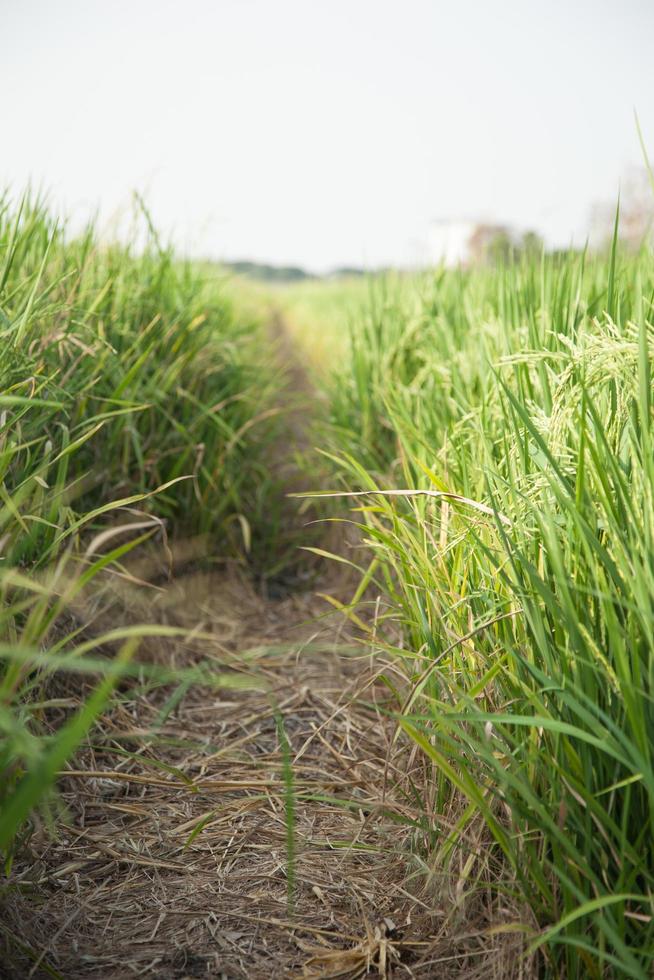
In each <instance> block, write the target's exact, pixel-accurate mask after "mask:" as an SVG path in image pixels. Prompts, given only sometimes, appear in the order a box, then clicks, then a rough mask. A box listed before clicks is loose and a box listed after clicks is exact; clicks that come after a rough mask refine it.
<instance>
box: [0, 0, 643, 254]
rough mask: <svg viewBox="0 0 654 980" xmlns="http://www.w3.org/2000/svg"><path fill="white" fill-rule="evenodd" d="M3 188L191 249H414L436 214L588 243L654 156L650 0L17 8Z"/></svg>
mask: <svg viewBox="0 0 654 980" xmlns="http://www.w3.org/2000/svg"><path fill="white" fill-rule="evenodd" d="M0 45H1V47H0V54H1V57H0V93H1V94H2V98H1V100H0V106H1V112H0V117H1V120H2V125H1V130H0V131H1V136H0V182H2V183H4V184H8V185H9V186H10V188H11V189H12V190H13V191H15V192H16V193H18V192H19V191H20V190H22V188H23V187H24V185H25V183H26V181H27V180H28V178H31V179H32V180H33V181H35V182H36V183H37V184H42V185H43V186H44V187H45V188H47V189H48V190H50V191H51V197H52V200H53V202H54V203H55V204H56V205H57V206H58V207H64V208H66V209H67V210H68V211H69V212H72V213H73V214H81V213H83V212H85V211H86V212H88V211H90V210H95V209H96V208H98V207H99V208H100V213H101V215H102V216H103V218H106V217H108V216H109V215H110V214H112V213H114V212H115V211H116V209H124V208H125V207H126V206H128V205H129V201H130V192H131V191H132V189H135V188H136V189H138V190H140V191H141V192H143V193H144V194H145V196H146V198H147V200H148V202H149V204H150V206H151V210H152V212H153V215H154V218H155V222H156V223H157V224H158V225H159V226H160V227H162V228H163V229H164V231H165V232H166V233H168V234H172V235H173V236H174V238H175V240H176V241H177V242H178V244H179V245H180V246H181V247H183V248H184V249H185V250H186V251H189V252H191V253H193V254H204V255H211V256H213V257H216V258H237V257H238V258H243V257H250V258H256V259H260V260H269V261H274V262H294V263H301V264H304V265H307V266H309V267H312V268H318V269H320V268H325V267H328V266H331V265H336V264H344V263H356V264H360V263H362V262H363V263H367V264H376V263H387V262H388V263H390V262H404V261H407V260H410V259H411V258H413V257H415V256H416V254H417V252H418V250H419V243H420V241H421V240H422V239H423V237H424V235H425V232H426V229H427V227H428V224H429V221H430V219H434V218H442V217H448V216H452V217H461V216H465V217H473V218H477V217H482V218H485V219H487V220H499V221H506V222H511V223H514V224H516V225H518V226H521V227H522V226H531V227H535V228H537V229H539V230H540V231H541V232H543V233H544V234H545V235H546V237H547V239H548V241H550V242H551V243H565V242H566V241H568V240H569V238H570V235H571V234H572V233H574V234H575V235H576V236H577V237H580V236H583V235H584V234H585V231H586V227H587V218H588V212H589V208H590V205H591V204H592V203H593V202H594V201H597V200H606V199H609V200H610V199H612V198H614V197H615V196H616V194H617V190H618V182H619V179H620V176H621V175H623V174H624V173H625V172H626V170H627V169H628V167H629V166H630V165H631V164H633V163H638V162H639V160H640V150H639V147H638V140H637V134H636V128H635V124H634V119H633V110H634V108H636V109H637V111H638V114H639V117H640V120H641V125H642V127H643V130H644V133H645V137H646V139H647V141H648V144H649V147H650V152H651V155H652V156H654V98H653V96H654V2H652V0H620V2H617V0H613V2H610V0H502V2H497V0H496V2H492V0H449V2H445V0H176V2H173V0H56V2H55V0H0Z"/></svg>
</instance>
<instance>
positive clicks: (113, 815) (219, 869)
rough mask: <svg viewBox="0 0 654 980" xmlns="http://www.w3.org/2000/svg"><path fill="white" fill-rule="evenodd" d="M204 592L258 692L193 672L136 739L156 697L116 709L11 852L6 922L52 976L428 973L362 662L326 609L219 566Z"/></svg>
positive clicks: (383, 738) (425, 930) (423, 917)
mask: <svg viewBox="0 0 654 980" xmlns="http://www.w3.org/2000/svg"><path fill="white" fill-rule="evenodd" d="M186 584H188V583H186ZM205 584H206V583H205ZM214 585H215V583H214ZM194 593H195V595H196V596H197V595H201V594H202V583H201V582H196V583H195V588H194ZM209 599H211V600H212V602H213V606H214V614H215V615H216V620H215V621H216V622H220V621H221V620H222V619H224V617H225V615H226V610H227V609H229V608H232V609H233V603H234V602H235V601H238V603H239V606H240V610H241V615H240V617H239V625H238V633H239V634H240V635H236V636H233V637H232V638H231V641H230V646H233V645H234V644H235V643H236V645H238V644H239V643H243V641H245V642H244V647H243V648H242V651H243V652H245V653H246V654H247V651H250V653H249V654H247V656H248V659H249V660H250V662H251V669H252V671H253V673H256V675H257V677H259V678H265V679H266V681H267V683H268V685H269V690H268V692H261V691H231V692H224V693H220V694H215V693H214V694H211V693H209V692H208V691H207V690H206V689H205V690H201V689H192V690H190V691H189V692H188V694H187V695H186V696H185V698H184V699H183V701H182V702H181V704H180V705H179V706H178V708H177V709H176V711H175V712H174V717H169V719H168V720H167V722H166V723H165V725H164V726H163V728H162V729H161V730H160V731H159V735H158V739H157V742H156V744H152V745H150V746H148V744H147V742H146V743H145V744H144V742H143V739H142V736H143V734H144V733H146V732H147V731H149V730H150V729H151V726H152V724H153V722H154V720H155V718H156V714H157V711H158V710H160V708H161V705H160V704H158V703H157V701H156V700H155V701H153V700H152V699H151V698H149V697H147V696H145V695H144V696H143V697H142V698H140V699H138V700H137V701H135V702H133V703H130V702H126V703H125V706H124V709H123V710H117V711H115V712H114V713H113V714H112V716H111V717H110V719H109V720H108V722H107V724H106V725H105V731H104V735H103V736H102V737H101V738H100V739H98V740H96V742H95V748H94V750H93V751H88V752H85V753H84V754H83V755H82V756H81V757H78V758H77V759H76V760H75V767H76V769H75V771H74V774H72V775H71V776H69V777H68V778H66V779H65V780H64V783H63V796H64V800H65V802H66V804H67V806H68V808H69V816H68V818H67V819H66V821H65V823H64V825H63V826H61V827H60V832H59V835H58V837H57V839H56V840H54V841H48V840H47V838H46V837H45V836H44V838H43V840H42V841H41V843H40V845H39V842H38V841H36V842H34V843H33V847H34V849H35V850H36V852H37V853H36V855H35V856H36V858H37V860H36V864H33V865H31V866H27V865H26V866H25V867H24V869H21V868H17V869H16V872H15V876H14V881H15V883H18V882H20V881H22V883H23V885H24V886H25V885H27V882H28V881H31V883H32V887H31V888H30V889H29V890H26V891H25V892H24V894H22V895H17V896H16V898H15V899H14V901H13V903H12V905H11V911H12V916H11V919H12V921H11V922H10V923H8V925H10V927H12V928H13V929H14V930H15V931H16V934H17V935H20V936H21V938H22V941H23V942H24V943H26V944H27V945H28V946H29V947H30V948H31V949H32V950H37V951H41V952H42V953H43V961H42V965H45V964H46V963H47V964H48V965H49V966H50V967H53V968H54V969H55V970H56V971H57V972H58V973H59V974H60V975H62V976H63V977H66V978H69V977H70V978H92V977H93V978H95V977H103V978H107V980H109V978H112V980H113V978H123V977H124V978H127V977H135V976H146V977H156V978H161V980H164V978H168V977H175V978H182V977H230V978H231V977H244V978H246V977H247V978H250V977H251V978H259V977H262V978H263V977H287V976H288V977H292V976H306V977H323V976H345V977H355V976H360V975H363V973H364V972H365V970H366V969H367V967H368V966H370V967H373V964H374V970H373V973H372V975H375V974H376V975H382V976H385V975H388V976H395V975H405V976H415V977H425V976H431V975H433V974H432V973H431V972H430V969H431V968H428V969H427V972H425V971H424V970H422V969H421V968H420V966H419V963H420V959H421V954H422V952H423V950H424V949H425V942H426V941H428V940H429V937H430V936H431V935H433V928H434V925H436V923H435V922H434V920H433V919H432V917H430V916H429V915H427V913H426V912H425V911H424V908H423V906H422V904H421V902H420V901H418V900H416V899H412V898H411V897H410V892H409V889H410V887H411V886H410V885H409V886H407V883H406V860H405V857H406V851H404V848H405V847H406V845H407V839H406V838H407V831H406V829H404V828H402V827H398V828H397V829H393V828H392V825H391V824H390V822H389V817H388V813H389V812H395V813H396V814H397V815H401V814H404V815H405V816H411V811H410V808H408V807H407V805H406V803H405V802H404V801H403V800H402V799H400V798H398V795H399V794H396V793H391V794H390V796H389V798H388V799H387V800H386V801H383V799H382V798H383V780H384V768H385V759H386V750H387V740H388V737H389V735H390V728H389V726H388V724H387V723H386V722H384V721H383V720H382V717H381V715H380V714H379V713H378V712H377V711H376V710H375V706H374V701H375V697H377V696H378V695H379V690H378V689H376V688H375V686H374V684H372V685H371V681H372V679H373V675H372V674H371V672H370V667H369V664H367V663H365V662H362V661H361V659H360V652H357V653H356V654H355V653H354V652H353V651H352V649H351V648H350V647H348V646H347V645H346V639H347V638H344V637H343V636H342V635H339V631H338V629H337V628H335V626H334V625H333V624H331V625H329V626H325V625H324V624H323V625H321V624H319V623H315V622H314V623H309V624H307V623H306V622H305V620H306V618H307V616H309V617H310V616H311V615H312V613H313V612H315V610H314V609H312V601H311V600H310V599H309V598H308V597H296V598H293V599H288V600H286V601H284V602H283V603H265V602H263V601H262V600H261V599H259V598H257V597H256V596H255V595H254V594H252V593H250V594H249V595H247V594H246V593H245V592H244V589H243V585H242V583H232V584H231V586H230V583H229V582H228V581H225V582H224V586H223V589H222V594H221V595H220V596H215V595H213V596H211V597H208V596H207V597H206V601H209ZM220 608H222V610H223V614H222V616H221V615H220V613H219V609H220ZM255 643H256V646H258V647H260V648H261V647H266V649H265V650H263V649H259V650H256V648H255V649H253V644H255ZM204 652H205V653H206V651H204ZM359 694H360V695H362V698H363V699H365V701H367V702H368V704H369V707H366V706H365V705H364V703H363V701H357V702H356V703H355V695H359ZM274 706H276V710H275V707H274ZM276 715H277V718H279V717H281V719H282V720H283V730H284V732H285V737H286V739H287V741H288V746H289V749H290V756H291V758H292V760H293V786H292V795H293V803H294V809H295V815H294V828H293V846H294V849H295V855H294V859H293V860H292V862H291V864H290V866H289V853H288V846H287V845H288V840H287V832H288V806H289V798H288V797H289V792H288V791H289V786H288V782H287V780H286V779H285V762H284V755H285V753H284V751H283V749H282V744H283V743H280V731H279V723H278V720H277V718H276ZM116 748H118V749H120V750H121V751H124V750H125V749H128V750H130V751H131V752H132V753H136V754H133V755H132V756H131V757H122V758H121V757H120V756H116V754H115V749H116ZM162 763H163V764H165V765H167V766H169V767H174V772H173V771H171V770H169V771H166V770H164V769H162V768H161V764H162ZM155 766H156V768H154V767H155ZM183 780H184V781H183ZM185 781H186V782H185ZM393 781H394V780H392V779H391V782H393ZM289 874H290V875H291V877H292V878H294V882H292V892H293V896H292V904H291V905H290V906H289V900H288V899H289ZM400 963H404V964H405V966H406V968H405V969H404V968H403V969H400V970H399V972H395V970H397V969H398V967H399V964H400ZM34 965H35V964H33V963H32V964H31V966H32V967H33V966H34ZM394 968H395V969H394ZM23 969H24V971H25V972H23V973H20V972H17V973H15V974H11V973H10V974H8V975H9V976H14V975H15V976H17V977H18V976H28V975H29V966H28V964H27V962H25V963H24V964H23ZM34 975H35V976H42V975H43V976H46V975H47V974H46V973H45V972H44V971H43V970H42V969H40V968H39V967H37V968H36V970H35V972H34Z"/></svg>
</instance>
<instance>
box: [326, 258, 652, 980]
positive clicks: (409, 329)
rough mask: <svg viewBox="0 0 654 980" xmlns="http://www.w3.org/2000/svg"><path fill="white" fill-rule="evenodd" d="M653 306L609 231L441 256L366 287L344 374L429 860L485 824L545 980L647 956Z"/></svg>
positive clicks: (637, 269)
mask: <svg viewBox="0 0 654 980" xmlns="http://www.w3.org/2000/svg"><path fill="white" fill-rule="evenodd" d="M653 297H654V264H653V262H652V256H651V254H650V253H648V252H647V251H643V253H642V254H641V255H640V256H638V257H636V258H634V257H630V258H625V257H621V256H620V254H619V249H618V247H617V244H616V242H614V245H613V249H612V251H611V254H610V255H608V256H606V257H597V256H593V257H590V256H587V255H586V254H584V253H576V254H569V255H565V256H543V257H542V258H541V259H539V260H536V259H534V258H533V257H530V258H525V259H523V260H522V261H520V262H513V263H508V264H506V265H505V266H504V267H502V268H499V269H478V270H470V271H457V272H445V271H442V272H439V273H438V274H437V275H436V276H435V277H431V278H427V279H425V280H424V281H423V282H422V283H421V284H419V285H418V286H415V285H414V286H411V287H410V288H409V289H408V290H406V291H405V293H404V294H403V293H401V292H400V293H395V294H391V295H388V294H387V295H384V294H383V293H380V294H378V296H377V298H376V302H375V304H373V305H372V306H371V308H370V310H369V313H368V315H367V317H366V318H365V319H363V320H362V321H361V322H359V323H358V324H357V325H355V327H354V329H353V333H352V347H351V351H352V353H351V363H350V364H349V365H348V366H347V367H346V368H345V369H341V371H340V372H339V373H338V374H337V377H336V380H335V392H334V397H333V426H332V456H333V459H334V460H335V461H336V464H337V466H338V470H337V472H338V473H339V474H340V483H341V486H342V487H343V491H342V492H344V493H345V494H347V493H351V492H352V491H365V493H364V494H363V496H359V497H357V498H356V505H357V506H356V507H355V516H354V519H355V520H356V521H357V522H358V523H359V524H360V526H361V527H362V529H363V531H364V536H365V540H366V543H367V544H368V545H369V546H370V547H371V548H372V549H373V555H374V561H373V565H371V566H370V570H369V578H372V579H373V581H374V582H376V585H377V589H378V592H379V593H380V594H381V595H382V596H383V597H384V602H385V605H383V606H382V607H381V608H382V610H383V611H382V613H381V615H380V614H379V612H377V616H376V621H377V626H376V630H377V637H376V640H377V642H382V643H383V644H384V645H386V646H387V647H388V648H389V649H394V650H395V652H396V654H397V656H398V657H399V658H401V662H402V663H404V665H405V667H406V672H407V679H408V688H407V691H405V692H400V691H397V689H396V688H392V689H394V690H395V692H396V693H395V697H396V712H395V717H396V720H397V726H398V732H400V731H403V732H404V733H405V734H406V735H408V736H409V737H410V738H411V739H413V740H414V741H415V743H416V745H417V746H419V747H420V749H421V751H422V752H423V753H424V756H425V759H426V760H427V761H428V763H429V765H430V767H431V768H430V772H431V780H432V781H433V782H432V785H431V786H430V787H427V788H426V789H425V793H424V797H423V798H424V799H429V800H432V801H434V804H433V805H434V808H435V809H434V810H433V811H432V812H431V813H430V814H428V816H429V818H430V821H431V824H432V828H433V832H434V835H435V836H430V837H429V840H428V841H427V842H426V844H425V846H427V847H428V848H429V856H428V861H429V862H430V865H431V867H432V868H433V869H434V871H435V872H437V873H443V872H446V871H447V869H448V868H454V867H460V866H462V865H463V864H465V863H466V862H472V864H470V863H469V864H468V865H467V866H468V867H472V866H473V864H474V862H475V861H477V862H481V861H482V860H484V859H487V858H488V853H481V852H480V851H479V850H478V851H477V852H476V853H473V854H472V855H471V854H470V853H468V851H467V850H466V849H467V848H468V847H469V846H470V845H469V841H470V840H472V839H477V838H476V837H475V835H473V834H470V833H469V831H470V830H471V828H473V827H474V826H476V825H477V824H478V823H479V821H481V822H482V823H483V824H484V825H485V827H486V834H487V837H486V841H487V844H488V847H489V849H490V853H494V854H495V859H496V860H497V864H498V866H499V867H502V868H503V869H504V870H503V871H502V873H498V874H497V881H496V890H497V893H498V895H500V896H501V895H502V894H506V895H508V894H511V895H512V896H513V897H514V898H516V896H517V897H518V898H519V900H520V901H521V902H523V903H524V905H525V907H527V908H528V909H529V910H530V913H529V915H528V916H525V917H522V918H520V919H519V920H518V921H516V926H515V927H516V928H519V929H524V930H525V931H526V932H528V934H529V936H530V942H531V947H532V948H533V949H540V951H541V954H542V963H543V971H544V973H545V974H546V975H550V976H552V977H559V976H563V975H565V976H568V977H579V978H581V977H608V976H630V977H642V978H644V977H646V976H649V975H651V969H652V960H653V958H654V925H653V923H654V918H653V913H654V909H653V907H652V895H653V894H654V849H653V841H654V835H653V830H654V822H653V818H654V811H653V809H652V805H653V802H654V765H653V760H652V750H651V746H652V744H654V714H653V712H652V704H653V697H654V688H653V686H652V685H653V681H654V636H653V635H652V610H653V608H654V577H653V569H654V536H653V534H654V531H653V528H654V510H653V493H654V469H653V462H652V377H651V363H652V357H653V356H654V327H653V326H652V319H653V318H652V298H653ZM397 488H400V489H404V490H408V491H410V492H409V493H406V494H402V495H397V494H396V493H394V492H393V491H394V490H396V489H397ZM356 598H357V599H360V593H359V594H357V596H356ZM373 598H374V596H373ZM377 608H378V607H377ZM455 797H458V798H460V799H462V800H463V801H464V802H463V803H462V805H461V806H460V808H459V810H458V812H459V814H460V816H459V818H458V822H457V824H456V827H455V830H454V831H452V830H451V828H450V829H447V828H446V827H445V824H444V822H443V821H442V819H441V815H442V814H443V813H444V812H445V810H446V808H447V807H448V805H449V804H450V803H451V801H452V800H453V799H454V798H455ZM469 887H470V890H471V891H474V873H473V872H472V871H471V873H470V885H469Z"/></svg>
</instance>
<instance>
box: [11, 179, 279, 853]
mask: <svg viewBox="0 0 654 980" xmlns="http://www.w3.org/2000/svg"><path fill="white" fill-rule="evenodd" d="M144 219H145V221H146V224H147V223H148V220H149V219H148V217H147V213H146V214H145V215H144ZM259 342H260V337H259V327H258V325H257V324H256V323H255V322H254V321H252V320H250V319H242V318H241V317H240V316H239V315H237V314H236V312H235V310H234V308H233V306H232V304H231V303H230V301H229V300H228V299H227V297H226V296H225V294H224V291H223V289H222V286H221V284H220V283H219V281H218V279H217V278H216V277H215V276H213V277H210V276H208V275H206V274H202V273H201V271H199V270H198V269H196V268H195V267H193V266H192V265H190V264H188V263H183V262H180V261H178V260H177V259H176V258H175V256H174V255H173V253H172V252H171V251H170V250H169V249H167V248H164V247H162V245H161V243H160V242H159V240H158V238H157V237H156V235H155V234H154V232H153V231H152V230H151V229H150V235H149V238H148V241H147V243H146V245H145V247H143V248H141V249H140V250H137V249H136V248H135V247H133V246H130V245H118V244H111V243H109V244H104V243H103V242H102V241H101V240H100V239H99V237H98V235H97V233H96V231H95V230H94V228H93V227H89V228H88V229H87V230H86V231H85V232H84V233H83V234H81V235H76V236H72V235H70V234H69V233H68V232H67V229H66V226H65V223H63V224H62V223H60V222H57V221H56V220H55V219H54V218H53V217H52V216H51V215H50V213H49V212H48V210H47V208H46V207H45V205H44V204H43V202H40V201H38V200H34V199H30V198H25V199H24V200H23V201H22V202H21V203H18V204H15V203H12V201H11V200H10V199H9V198H8V197H5V198H4V199H3V200H2V201H1V202H0V664H1V666H0V732H1V733H2V743H1V747H0V807H1V808H2V830H1V831H0V851H3V852H4V853H5V855H7V860H10V855H11V852H12V851H11V847H12V842H14V841H15V839H16V835H17V834H18V833H19V832H20V830H21V827H23V825H24V823H25V820H26V819H27V818H28V817H29V815H30V814H31V813H32V811H33V809H34V807H35V806H36V805H37V803H39V802H42V801H43V798H44V797H45V795H46V794H47V793H48V790H49V787H50V786H51V784H52V783H53V782H54V781H55V778H56V776H57V772H58V770H59V769H61V767H62V765H63V763H64V761H65V760H66V758H67V757H68V756H69V755H70V754H71V752H73V751H74V749H75V748H76V746H77V745H78V744H79V742H80V741H81V740H82V739H83V738H84V736H85V734H86V732H87V731H88V729H89V728H90V726H91V725H92V724H93V723H94V721H95V719H96V718H97V717H98V716H99V715H100V714H101V713H102V712H103V710H105V708H106V705H107V702H108V699H109V698H110V696H111V692H112V689H113V687H114V685H115V684H116V683H117V681H118V680H119V679H120V678H121V677H122V676H123V674H124V673H125V670H127V668H128V666H129V661H130V659H131V658H132V657H133V656H134V654H135V650H136V646H137V645H138V642H139V640H140V639H141V638H143V637H145V636H149V635H152V634H153V633H155V634H157V635H161V632H162V630H163V632H164V633H165V632H166V630H165V629H164V628H163V627H157V626H154V627H153V626H148V625H145V624H144V625H134V624H132V625H129V624H123V625H124V629H123V631H122V632H121V630H120V629H118V631H116V630H115V629H114V630H109V631H107V629H106V624H105V626H104V627H102V628H101V627H100V626H99V625H98V624H96V623H94V622H93V617H92V616H87V615H86V614H84V615H81V614H80V608H82V605H81V603H82V600H83V599H84V600H85V599H86V598H88V594H89V591H90V589H91V588H92V587H94V588H95V587H96V586H97V585H98V583H100V582H101V581H102V577H103V575H104V574H105V573H106V571H107V570H108V569H109V570H113V571H114V572H115V573H117V574H123V573H124V571H125V569H124V564H123V563H124V562H125V561H126V560H127V556H128V554H129V552H130V551H132V550H133V549H134V548H135V547H138V546H143V545H145V543H146V542H147V541H148V540H149V539H150V538H152V537H153V535H158V536H159V537H161V535H162V534H163V535H164V537H165V536H166V535H171V536H177V537H182V536H186V535H192V536H195V537H198V538H199V537H200V536H202V540H203V543H202V545H201V552H200V553H199V554H198V552H197V550H196V551H195V552H194V555H193V557H195V558H198V557H200V558H202V557H207V556H208V557H212V556H213V555H214V554H218V555H220V556H221V557H222V558H224V557H229V556H230V555H231V556H233V557H235V558H238V559H240V560H242V559H243V557H244V556H245V557H247V556H248V553H249V554H250V555H251V554H252V552H253V550H254V551H256V552H257V553H258V554H259V555H261V556H265V555H266V554H267V553H268V551H269V544H270V535H271V534H273V533H274V526H272V525H271V522H270V520H269V514H268V513H267V511H266V506H265V504H266V501H265V488H266V486H271V485H272V482H273V477H272V476H271V473H270V469H269V466H268V461H267V457H266V447H267V445H268V443H269V441H270V440H271V438H272V437H273V433H274V426H275V424H276V418H277V414H278V411H277V408H276V407H275V406H274V404H273V402H272V393H273V392H274V391H276V389H277V387H278V385H279V379H278V378H277V377H276V372H275V368H274V367H273V366H272V365H271V363H270V361H269V360H268V361H266V360H265V359H264V357H263V355H262V353H261V352H260V345H259ZM164 544H165V540H164ZM178 632H179V631H178ZM100 648H101V649H103V650H104V659H103V658H102V657H101V658H100V659H98V658H97V657H96V659H95V660H89V655H91V654H92V653H93V651H95V650H97V649H100ZM108 650H109V651H111V650H114V652H115V656H114V657H113V658H111V657H110V658H109V660H108V661H107V659H106V654H107V651H108ZM62 671H63V672H68V673H69V672H71V671H73V672H74V673H81V674H82V675H89V674H90V675H91V676H92V677H96V679H97V678H98V677H99V680H97V684H96V687H95V689H94V690H92V691H91V692H90V693H89V694H88V697H87V696H86V695H83V696H81V701H80V706H79V709H78V711H77V712H76V713H74V714H71V713H70V712H69V711H68V710H63V711H62V710H58V709H60V708H61V707H62V705H60V704H59V700H60V699H58V698H57V697H56V695H53V694H52V690H51V687H52V679H53V676H54V675H55V674H57V673H59V672H62ZM169 680H170V678H169ZM64 700H65V699H64ZM53 712H54V714H53ZM53 718H54V719H55V720H54V721H53Z"/></svg>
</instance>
